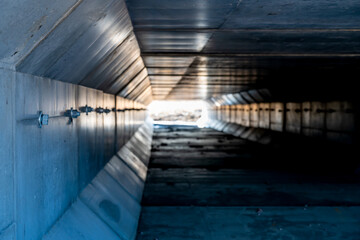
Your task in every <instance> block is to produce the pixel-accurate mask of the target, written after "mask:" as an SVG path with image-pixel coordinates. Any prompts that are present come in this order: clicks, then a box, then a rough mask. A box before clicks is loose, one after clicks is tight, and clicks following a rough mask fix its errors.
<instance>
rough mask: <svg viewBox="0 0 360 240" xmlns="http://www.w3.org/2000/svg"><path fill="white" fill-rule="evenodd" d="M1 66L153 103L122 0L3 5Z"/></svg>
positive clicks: (28, 0) (20, 1) (22, 1)
mask: <svg viewBox="0 0 360 240" xmlns="http://www.w3.org/2000/svg"><path fill="white" fill-rule="evenodd" d="M0 5H1V15H0V67H3V68H9V69H12V70H16V71H19V72H23V73H28V74H32V75H35V76H41V77H47V78H51V79H55V80H60V81H63V82H68V83H73V84H79V85H83V86H86V87H91V88H96V89H99V90H102V91H104V92H105V93H111V94H115V95H118V96H121V97H125V98H129V99H132V100H136V101H139V102H142V103H145V104H148V103H150V102H151V101H152V95H151V86H150V81H149V78H148V76H147V70H146V68H145V65H144V62H143V60H142V58H141V56H140V49H139V45H138V42H137V40H136V37H135V35H134V33H133V27H132V23H131V19H130V17H129V14H128V10H127V8H126V4H125V1H123V0H62V1H47V0H36V1H35V0H18V1H1V4H0Z"/></svg>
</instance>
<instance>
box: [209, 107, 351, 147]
mask: <svg viewBox="0 0 360 240" xmlns="http://www.w3.org/2000/svg"><path fill="white" fill-rule="evenodd" d="M234 116H235V117H234ZM209 118H210V119H211V120H212V121H211V122H210V123H211V126H216V127H217V128H221V127H220V126H222V127H224V126H225V125H223V124H220V125H216V123H218V121H221V122H223V123H231V124H237V125H239V126H243V128H242V129H245V128H256V129H260V130H258V132H259V131H260V132H264V131H263V130H272V131H276V132H282V133H292V134H299V135H302V136H307V137H314V138H315V137H316V138H321V139H326V140H329V141H336V142H341V143H347V144H353V143H355V141H356V106H354V104H353V103H352V102H349V101H331V102H318V101H313V102H286V103H283V102H263V103H251V104H235V105H231V106H229V105H223V106H212V107H210V109H209ZM261 129H262V130H261ZM229 133H232V132H229Z"/></svg>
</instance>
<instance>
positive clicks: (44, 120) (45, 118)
mask: <svg viewBox="0 0 360 240" xmlns="http://www.w3.org/2000/svg"><path fill="white" fill-rule="evenodd" d="M38 124H39V128H42V126H43V125H48V124H49V115H48V114H43V112H42V111H39V117H38Z"/></svg>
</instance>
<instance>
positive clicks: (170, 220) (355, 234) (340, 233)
mask: <svg viewBox="0 0 360 240" xmlns="http://www.w3.org/2000/svg"><path fill="white" fill-rule="evenodd" d="M359 215H360V208H359V207H305V208H304V207H261V206H257V207H143V210H142V217H141V221H140V227H139V233H138V237H137V239H138V240H154V239H158V240H161V239H166V240H183V239H211V240H225V239H226V240H229V239H238V240H265V239H266V240H279V239H281V240H299V239H308V240H329V239H331V240H338V239H344V240H345V239H346V240H358V239H359V235H360V229H359V225H360V219H359Z"/></svg>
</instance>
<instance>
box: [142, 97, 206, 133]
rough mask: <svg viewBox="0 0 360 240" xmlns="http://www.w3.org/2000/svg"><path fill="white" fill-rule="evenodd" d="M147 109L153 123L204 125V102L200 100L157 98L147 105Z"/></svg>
mask: <svg viewBox="0 0 360 240" xmlns="http://www.w3.org/2000/svg"><path fill="white" fill-rule="evenodd" d="M148 110H149V113H150V116H151V118H152V119H154V123H155V124H164V125H197V126H199V127H205V126H206V121H207V119H206V118H207V109H206V103H205V102H204V101H201V100H186V101H185V100H184V101H175V100H174V101H168V100H163V101H161V100H157V101H153V102H152V103H151V104H150V105H149V106H148Z"/></svg>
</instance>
